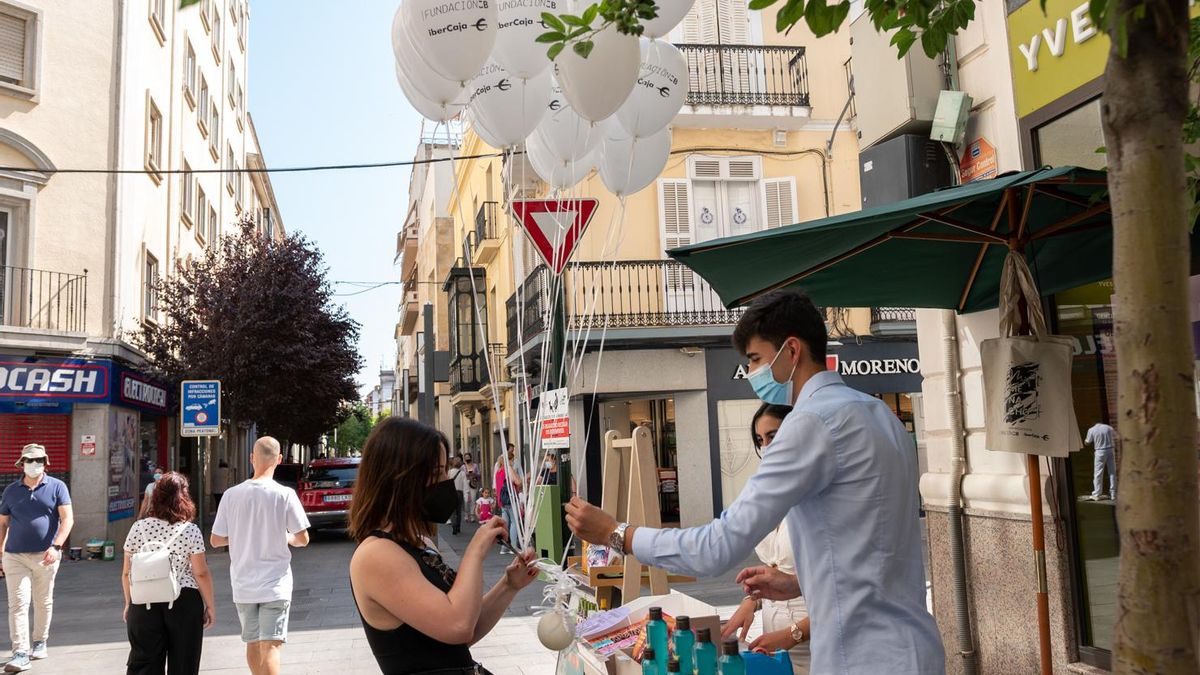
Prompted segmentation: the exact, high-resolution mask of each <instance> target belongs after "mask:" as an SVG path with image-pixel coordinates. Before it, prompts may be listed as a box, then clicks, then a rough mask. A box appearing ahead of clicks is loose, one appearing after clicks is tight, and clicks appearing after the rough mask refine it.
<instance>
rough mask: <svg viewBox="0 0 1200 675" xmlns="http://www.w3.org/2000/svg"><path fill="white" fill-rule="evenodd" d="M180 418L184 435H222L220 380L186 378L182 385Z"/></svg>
mask: <svg viewBox="0 0 1200 675" xmlns="http://www.w3.org/2000/svg"><path fill="white" fill-rule="evenodd" d="M179 420H180V424H181V428H180V430H179V433H180V435H182V436H219V435H221V382H220V380H186V381H184V382H183V383H182V384H181V385H180V394H179Z"/></svg>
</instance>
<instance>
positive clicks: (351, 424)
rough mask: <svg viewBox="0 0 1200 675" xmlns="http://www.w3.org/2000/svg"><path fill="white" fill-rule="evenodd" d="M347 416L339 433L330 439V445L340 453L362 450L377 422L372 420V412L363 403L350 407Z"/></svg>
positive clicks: (338, 426) (339, 426)
mask: <svg viewBox="0 0 1200 675" xmlns="http://www.w3.org/2000/svg"><path fill="white" fill-rule="evenodd" d="M345 415H346V417H345V419H344V420H342V423H341V424H339V425H337V432H336V433H335V434H334V436H333V438H330V439H329V441H330V443H329V445H330V447H332V448H334V449H335V450H337V451H338V452H339V453H342V452H347V451H349V450H362V448H363V445H365V444H366V442H367V436H368V435H369V434H370V433H371V429H373V428H374V426H375V424H377V421H376V420H373V419H372V418H371V410H370V409H369V408H367V406H365V405H363V404H362V403H354V404H353V405H351V406H348V409H347V410H346V412H345Z"/></svg>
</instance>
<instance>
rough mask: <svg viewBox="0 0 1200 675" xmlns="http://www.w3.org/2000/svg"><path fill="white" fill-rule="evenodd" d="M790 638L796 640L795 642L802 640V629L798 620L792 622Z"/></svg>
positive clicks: (798, 642)
mask: <svg viewBox="0 0 1200 675" xmlns="http://www.w3.org/2000/svg"><path fill="white" fill-rule="evenodd" d="M792 639H793V640H795V641H796V644H800V643H801V642H804V629H803V628H801V627H800V622H799V621H797V622H796V623H794V624H792Z"/></svg>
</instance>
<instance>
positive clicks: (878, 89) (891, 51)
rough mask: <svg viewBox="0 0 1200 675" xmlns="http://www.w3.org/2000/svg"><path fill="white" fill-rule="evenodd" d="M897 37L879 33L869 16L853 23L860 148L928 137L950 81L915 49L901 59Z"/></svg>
mask: <svg viewBox="0 0 1200 675" xmlns="http://www.w3.org/2000/svg"><path fill="white" fill-rule="evenodd" d="M892 35H893V33H880V32H878V31H877V30H875V26H874V25H872V24H871V15H870V14H869V13H866V12H864V13H863V14H862V15H861V16H859V17H858V18H857V19H855V20H854V22H853V23H851V24H850V45H851V46H850V55H851V61H850V67H851V69H852V70H853V72H854V109H855V111H856V112H857V115H858V116H857V122H858V130H859V141H860V144H859V145H860V147H863V148H866V147H869V146H872V145H874V144H876V143H879V142H881V141H885V140H887V139H889V138H894V137H896V136H899V135H901V134H923V135H925V136H928V135H929V127H930V125H931V124H932V123H933V117H934V113H935V112H936V111H937V104H938V95H939V94H940V93H941V91H942V88H943V85H944V81H945V78H944V77H943V76H942V70H941V68H940V67H939V66H938V63H937V61H936V60H934V59H931V58H929V57H928V56H925V52H923V51H921V45H920V44H915V45H913V47H912V49H910V50H909V51H908V53H907V54H905V55H904V58H902V59H898V58H896V47H895V46H894V45H892V44H891V39H892Z"/></svg>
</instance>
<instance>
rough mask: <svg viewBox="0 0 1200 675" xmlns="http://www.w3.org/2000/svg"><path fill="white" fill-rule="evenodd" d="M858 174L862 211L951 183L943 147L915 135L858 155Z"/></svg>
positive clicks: (884, 143)
mask: <svg viewBox="0 0 1200 675" xmlns="http://www.w3.org/2000/svg"><path fill="white" fill-rule="evenodd" d="M858 174H859V183H860V185H861V189H862V201H863V208H864V209H865V208H870V207H873V206H883V205H884V204H891V203H893V202H898V201H901V200H904V199H909V198H910V197H916V196H917V195H923V194H925V193H927V192H933V191H934V190H936V189H938V188H942V187H946V186H948V185H950V184H952V183H953V181H954V178H953V174H952V173H951V171H950V163H949V159H948V158H947V157H946V153H945V151H944V150H943V149H942V146H941V145H940V144H939V143H938V142H937V141H933V140H930V139H929V138H928V137H927V136H922V135H917V134H908V135H904V136H900V137H899V138H893V139H892V140H890V141H884V142H882V143H879V144H878V145H875V146H873V147H870V148H867V149H866V150H863V151H862V152H860V153H859V155H858Z"/></svg>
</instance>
